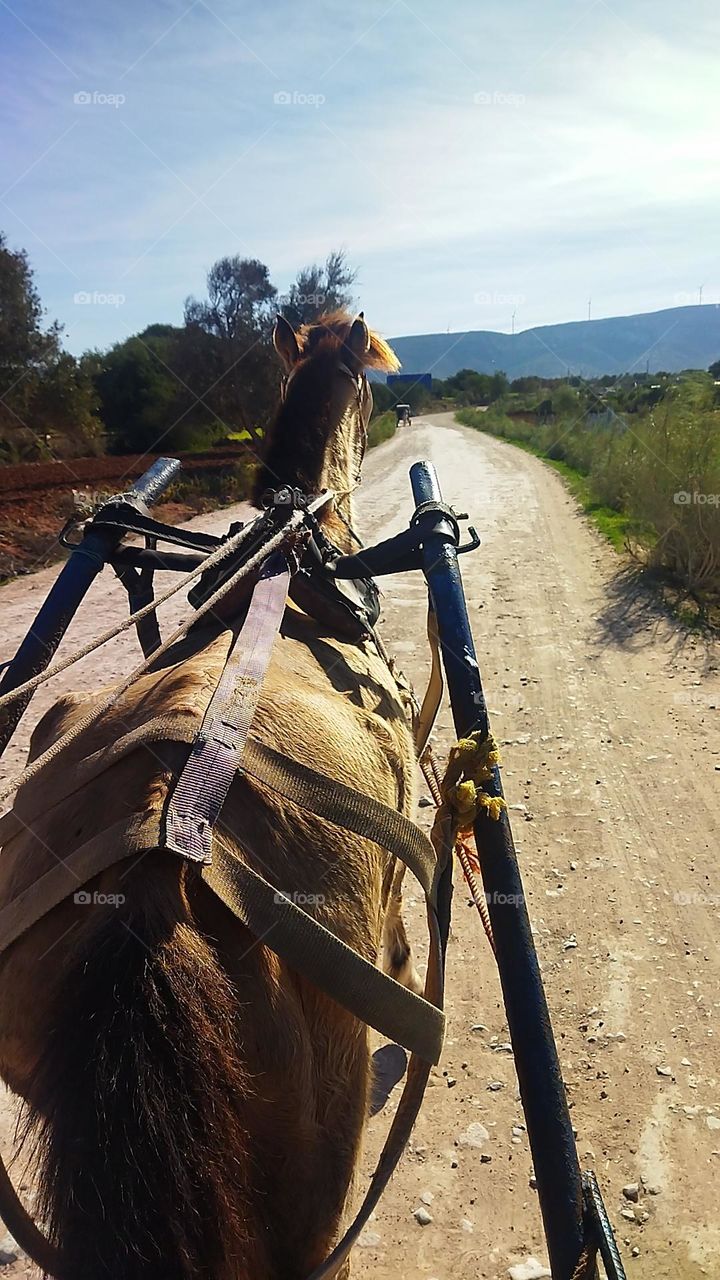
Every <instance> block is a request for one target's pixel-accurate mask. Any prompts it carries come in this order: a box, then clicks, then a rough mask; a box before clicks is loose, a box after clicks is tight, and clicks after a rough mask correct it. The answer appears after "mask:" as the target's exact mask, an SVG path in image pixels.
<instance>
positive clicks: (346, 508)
mask: <svg viewBox="0 0 720 1280" xmlns="http://www.w3.org/2000/svg"><path fill="white" fill-rule="evenodd" d="M358 469H359V462H358V459H357V457H356V452H355V448H354V434H353V433H352V431H351V429H350V428H349V427H347V428H345V429H341V430H340V431H339V432H338V433H337V435H336V436H335V438H334V439H333V441H332V443H331V444H330V446H329V447H328V449H327V452H326V455H325V460H324V463H323V469H322V488H323V489H332V490H333V492H334V493H335V494H336V495H337V496H336V498H335V502H334V503H333V508H334V509H333V510H332V511H329V512H328V514H327V516H326V517H325V520H324V524H325V528H326V531H327V533H328V536H329V537H330V538H331V539H332V541H333V542H334V543H335V545H336V546H337V547H339V548H340V550H341V551H344V552H349V551H352V550H354V549H355V547H354V541H353V537H352V534H351V533H350V529H352V528H354V520H353V500H352V493H353V490H354V488H355V486H356V484H357V480H358Z"/></svg>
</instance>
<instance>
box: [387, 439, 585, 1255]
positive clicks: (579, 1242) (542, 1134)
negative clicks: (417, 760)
mask: <svg viewBox="0 0 720 1280" xmlns="http://www.w3.org/2000/svg"><path fill="white" fill-rule="evenodd" d="M410 480H411V484H412V490H413V496H414V498H415V503H416V506H417V507H418V508H419V510H418V511H417V512H416V516H415V519H416V521H417V522H418V523H425V524H426V526H427V534H426V536H425V537H424V538H423V563H424V571H425V577H426V580H427V584H428V588H429V590H430V597H431V600H432V603H433V607H434V609H435V613H436V615H437V620H438V632H439V636H440V646H441V651H442V656H443V663H444V666H445V672H446V676H447V682H448V689H449V693H450V703H451V706H452V712H453V720H454V722H455V730H456V732H457V734H458V737H464V736H466V735H467V734H469V733H471V732H473V731H476V730H480V731H482V732H483V733H485V732H487V731H488V729H489V720H488V711H487V706H486V703H485V698H484V694H483V689H482V682H481V678H480V670H479V667H478V663H477V658H476V655H475V645H474V642H473V637H472V632H471V630H470V622H469V619H468V615H467V608H466V604H465V593H464V591H463V585H462V579H461V577H460V571H459V568H458V559H457V553H456V528H455V526H454V524H453V521H452V519H451V518H450V517H447V518H445V519H443V516H442V512H438V510H437V509H435V510H433V509H432V506H430V507H429V508H427V509H426V511H425V512H424V513H423V511H422V504H424V503H430V504H435V503H441V502H442V495H441V493H440V486H439V484H438V479H437V475H436V473H435V468H434V467H433V466H432V464H431V463H429V462H417V463H415V465H414V466H413V467H412V468H411V470H410ZM488 791H490V792H491V793H492V794H494V795H502V786H501V782H500V775H499V772H498V770H497V769H496V770H495V776H494V778H493V781H492V783H489V784H488ZM475 833H476V839H477V844H478V849H479V850H480V851H481V859H480V861H481V865H482V876H483V883H484V887H485V893H486V895H487V902H488V911H489V914H490V920H491V922H492V928H493V935H494V938H495V946H496V951H497V963H498V968H499V970H500V981H501V985H502V991H503V999H504V1001H505V1009H506V1013H507V1019H508V1027H509V1029H510V1039H511V1041H512V1046H513V1052H514V1055H515V1066H516V1070H517V1075H518V1080H519V1083H520V1095H521V1098H522V1104H523V1109H524V1111H525V1118H526V1121H527V1129H528V1137H529V1140H530V1149H531V1151H532V1158H533V1165H534V1169H535V1177H536V1179H537V1188H538V1196H539V1200H540V1208H541V1211H542V1216H543V1223H544V1227H545V1236H546V1239H547V1245H548V1253H549V1257H550V1267H551V1270H552V1274H553V1278H554V1280H571V1276H572V1275H573V1272H574V1270H575V1268H576V1266H577V1263H578V1261H579V1259H580V1256H581V1253H582V1250H583V1245H584V1240H585V1233H584V1227H583V1197H582V1183H581V1175H580V1166H579V1164H578V1158H577V1150H576V1147H575V1139H574V1137H573V1130H572V1124H571V1121H570V1113H569V1111H568V1106H567V1098H566V1094H565V1086H564V1084H563V1079H562V1076H561V1074H560V1063H559V1060H558V1055H557V1049H556V1047H555V1040H554V1037H553V1032H552V1027H551V1025H550V1017H549V1013H548V1007H547V1002H546V999H545V992H544V990H543V985H542V978H541V976H540V967H539V964H538V959H537V954H536V952H535V945H534V943H533V938H532V933H531V930H530V920H529V918H528V913H527V910H526V907H525V896H524V893H523V885H522V880H521V877H520V870H519V868H518V864H517V858H516V855H515V849H514V846H513V840H512V832H511V830H510V823H509V821H508V818H507V814H506V813H503V815H502V816H501V818H500V819H499V821H497V822H495V821H493V820H492V819H490V818H488V817H487V815H482V816H481V817H480V818H479V819H478V821H477V823H476V825H475Z"/></svg>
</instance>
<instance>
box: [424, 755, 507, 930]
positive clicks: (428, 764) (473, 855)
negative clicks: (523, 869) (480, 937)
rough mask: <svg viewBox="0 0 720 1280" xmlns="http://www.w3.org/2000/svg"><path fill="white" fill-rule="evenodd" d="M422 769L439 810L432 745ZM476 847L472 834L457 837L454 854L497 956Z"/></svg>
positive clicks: (438, 784) (437, 773)
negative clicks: (476, 873)
mask: <svg viewBox="0 0 720 1280" xmlns="http://www.w3.org/2000/svg"><path fill="white" fill-rule="evenodd" d="M420 768H421V769H422V771H423V775H424V777H425V781H426V782H427V784H428V788H429V790H430V795H431V796H432V798H433V800H434V802H435V805H436V807H437V808H438V809H439V808H440V806H441V804H442V802H443V797H442V786H443V782H442V776H441V773H440V766H439V764H438V762H437V758H436V756H435V752H434V751H433V749H432V747H431V746H430V745H428V746H427V747H426V748H425V750H424V751H423V753H422V755H421V757H420ZM474 846H475V837H474V836H473V835H472V834H470V835H468V837H467V839H464V838H463V837H462V836H460V835H456V837H455V844H454V846H453V853H455V854H456V856H457V860H458V862H459V863H460V866H461V867H462V871H463V875H464V876H465V879H466V881H467V884H468V888H469V890H470V894H471V897H472V900H473V902H474V903H475V906H476V908H477V912H478V915H479V916H480V919H481V920H482V926H483V929H484V930H485V936H486V938H487V940H488V942H489V943H490V946H491V948H492V952H493V955H496V954H497V953H496V951H495V939H494V937H493V931H492V925H491V923H490V916H489V914H488V909H487V902H486V901H485V898H484V896H483V894H482V892H481V890H480V887H479V885H478V882H477V880H476V879H475V870H476V869H477V870H478V871H479V870H480V863H479V859H478V855H477V848H475V847H474Z"/></svg>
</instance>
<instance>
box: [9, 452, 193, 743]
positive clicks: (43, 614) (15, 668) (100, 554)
mask: <svg viewBox="0 0 720 1280" xmlns="http://www.w3.org/2000/svg"><path fill="white" fill-rule="evenodd" d="M179 470H180V462H179V461H178V460H177V458H158V459H157V461H156V462H153V464H152V466H151V467H149V468H148V470H147V471H146V472H145V474H144V475H142V476H141V477H140V479H139V480H137V481H136V482H135V484H134V485H133V487H132V489H130V490H129V492H128V493H125V494H123V495H122V497H123V499H124V500H125V501H131V502H135V503H136V504H137V503H144V504H145V505H146V506H148V505H150V504H151V503H153V502H156V501H157V499H158V498H159V497H160V495H161V494H162V493H163V491H164V490H165V489H167V487H168V485H169V484H171V483H172V481H173V480H174V478H175V476H176V475H177V473H178V472H179ZM116 501H117V498H111V499H109V502H110V503H112V502H116ZM101 510H102V508H101ZM122 538H123V531H122V529H113V528H110V527H109V526H105V527H94V520H93V521H91V522H90V524H89V526H88V529H87V532H86V534H85V536H84V538H83V540H82V542H81V543H80V545H79V546H78V547H77V549H76V550H75V551H73V552H72V554H71V556H70V558H69V560H68V561H67V563H66V564H65V565H64V566H63V568H62V569H61V571H60V573H59V575H58V578H57V580H56V582H55V583H54V584H53V586H52V588H51V590H50V592H49V594H48V596H47V598H46V600H45V603H44V604H43V605H42V607H41V609H40V611H39V612H38V614H37V617H36V618H35V620H34V622H33V624H32V626H31V628H30V630H29V631H28V633H27V635H26V636H25V639H24V640H23V642H22V644H21V645H20V648H19V649H18V651H17V653H16V654H15V657H14V658H13V660H12V662H10V664H9V665H8V667H7V668H6V671H5V674H4V676H3V679H2V682H0V693H9V692H10V691H11V690H12V689H16V688H17V687H18V685H21V684H24V683H25V681H26V680H29V679H30V678H31V676H34V675H37V674H38V672H40V671H43V670H44V669H45V667H46V666H47V665H48V663H49V662H50V660H51V658H52V656H53V654H54V653H55V650H56V649H57V647H58V645H59V643H60V641H61V640H62V638H63V636H64V634H65V632H66V631H67V629H68V627H69V625H70V623H71V622H72V619H73V617H74V615H75V612H76V610H77V607H78V605H79V604H80V601H81V600H82V599H83V597H84V596H85V595H86V594H87V592H88V590H89V589H90V587H91V586H92V584H93V582H94V581H95V578H96V577H97V575H98V574H99V573H100V570H101V569H102V568H103V567H104V565H105V563H106V561H107V559H108V556H110V555H112V553H113V551H114V550H115V549H116V547H117V546H118V545H119V544H120V542H121V541H122ZM31 698H32V692H31V693H28V694H24V695H23V696H22V697H21V698H18V700H17V701H16V702H11V703H10V705H9V706H8V707H6V708H5V710H4V711H2V712H0V755H2V752H3V751H4V750H5V747H6V746H7V744H8V742H9V741H10V738H11V737H12V735H13V733H14V732H15V728H16V725H17V724H18V722H19V720H20V719H21V718H22V716H23V714H24V712H25V709H26V707H27V705H28V703H29V702H30V699H31Z"/></svg>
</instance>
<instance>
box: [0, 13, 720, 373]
mask: <svg viewBox="0 0 720 1280" xmlns="http://www.w3.org/2000/svg"><path fill="white" fill-rule="evenodd" d="M719 37H720V10H718V6H717V4H716V2H715V0H690V2H689V3H686V4H684V5H682V6H679V5H677V3H676V2H675V0H624V3H622V4H621V3H620V0H616V3H615V4H614V5H612V6H610V5H608V4H606V3H605V2H604V0H591V2H590V3H583V2H582V0H581V2H579V3H578V2H577V0H572V2H570V0H568V2H565V0H546V2H545V3H544V4H538V3H537V2H536V0H486V3H478V0H446V3H444V4H442V3H438V0H411V2H410V3H406V0H366V3H364V4H343V3H341V2H340V0H314V2H313V3H311V4H299V3H296V4H290V3H286V0H276V2H275V3H272V4H271V3H265V4H259V3H256V2H254V0H253V2H252V3H246V4H245V5H240V4H237V3H235V4H233V3H230V2H229V0H211V2H210V3H206V0H194V3H193V2H192V0H151V2H150V3H148V2H147V0H146V2H145V3H140V0H127V3H126V4H124V5H122V6H121V5H117V4H110V3H108V2H107V0H98V2H97V3H96V5H95V7H94V8H90V7H86V5H85V4H81V3H79V0H64V2H63V3H60V2H59V0H36V3H34V4H32V5H31V4H23V3H21V0H10V2H9V3H6V0H0V75H1V76H2V82H3V85H4V89H3V93H2V102H1V104H0V148H1V153H0V154H1V157H2V160H1V165H0V228H2V229H3V230H4V232H5V233H6V235H7V237H8V239H9V242H10V244H11V245H12V246H14V247H20V246H22V247H24V248H26V249H27V251H28V253H29V255H30V258H31V261H32V264H33V266H34V267H35V270H36V278H37V283H38V286H39V288H40V291H41V295H42V298H43V302H44V304H45V306H46V308H47V311H48V315H49V316H50V317H53V318H55V317H56V318H59V319H60V320H61V321H62V322H63V323H64V324H65V326H66V338H65V341H66V345H67V346H68V348H69V349H70V350H73V351H76V352H79V351H82V350H84V349H86V348H88V347H96V346H97V347H105V346H107V345H108V344H109V343H111V342H113V341H117V340H120V339H122V338H124V337H126V336H127V335H128V334H129V333H132V332H136V331H138V330H139V329H142V328H143V327H144V326H145V325H146V324H148V323H151V322H153V321H167V322H174V323H178V322H180V321H181V318H182V307H183V301H184V299H185V297H186V296H187V295H188V294H191V293H192V294H195V295H196V296H201V295H202V294H203V288H204V278H205V273H206V271H207V269H208V267H209V266H210V265H211V264H212V263H213V261H215V259H216V258H218V257H220V256H221V255H224V254H229V253H240V254H243V255H247V256H252V257H259V258H261V259H262V260H263V261H265V262H267V263H268V265H269V267H270V269H271V272H272V275H273V278H274V280H275V282H276V283H277V284H278V285H279V286H280V287H281V288H282V287H284V286H286V285H287V284H288V283H289V281H290V279H291V278H292V276H293V275H294V273H295V271H296V270H297V268H298V267H300V266H302V265H304V264H306V263H307V262H309V261H312V260H317V259H321V258H323V257H324V256H325V255H326V254H327V252H328V251H329V250H330V249H332V248H335V247H338V246H344V247H345V248H346V249H347V251H348V254H349V257H350V259H351V261H352V262H353V263H354V264H355V265H356V266H357V267H358V269H359V281H358V297H359V301H360V304H361V305H362V306H364V308H365V312H366V315H367V317H368V320H369V321H370V323H371V324H372V325H373V326H374V327H376V328H378V329H380V330H381V331H383V332H384V333H386V334H388V335H393V334H395V335H398V334H401V333H420V332H430V331H439V330H440V331H441V330H445V329H447V328H450V329H451V330H453V331H455V330H461V329H484V328H489V329H502V330H505V331H509V330H510V327H511V317H512V313H513V312H515V325H516V328H517V329H523V328H528V327H530V326H532V325H535V324H543V323H554V322H558V321H563V320H570V319H583V318H585V317H586V316H587V308H588V298H589V297H592V314H593V316H595V317H598V316H603V315H613V314H618V313H628V312H633V311H644V310H655V309H659V308H661V307H668V306H673V305H679V304H685V303H687V302H690V301H695V300H697V291H698V288H699V286H700V285H704V295H703V297H704V300H705V301H708V302H717V301H720V263H719V262H718V242H719V238H718V200H719V197H720V164H719V163H718V161H719V160H720V119H719V115H720V112H719V110H718V108H719V106H720V76H718V74H717V67H718V50H719V48H720V40H719ZM78 295H79V296H80V298H84V299H85V300H84V301H79V300H78ZM88 299H89V301H88Z"/></svg>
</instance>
